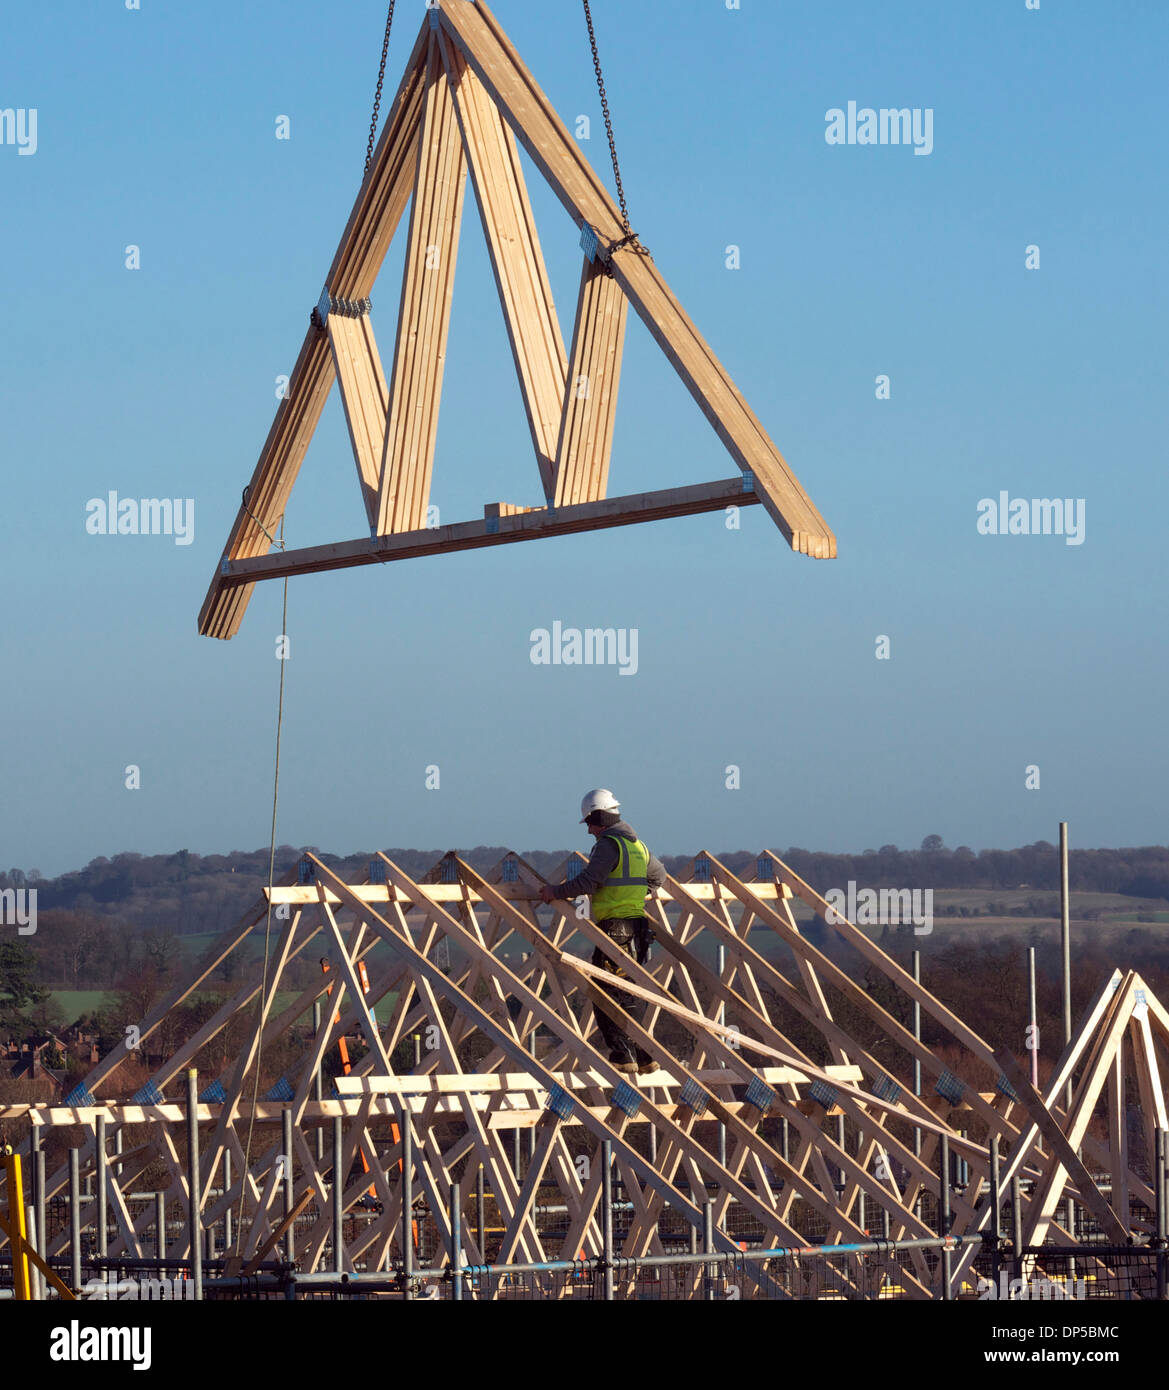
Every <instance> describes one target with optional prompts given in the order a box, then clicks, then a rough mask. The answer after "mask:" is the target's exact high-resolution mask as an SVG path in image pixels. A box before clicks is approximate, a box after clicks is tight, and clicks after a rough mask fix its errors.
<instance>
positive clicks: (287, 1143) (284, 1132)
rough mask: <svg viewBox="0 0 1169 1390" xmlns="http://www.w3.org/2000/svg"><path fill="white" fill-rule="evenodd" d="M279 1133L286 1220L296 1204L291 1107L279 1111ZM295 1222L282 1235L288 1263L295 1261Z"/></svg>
mask: <svg viewBox="0 0 1169 1390" xmlns="http://www.w3.org/2000/svg"><path fill="white" fill-rule="evenodd" d="M280 1133H281V1145H280V1147H281V1148H282V1149H283V1150H284V1154H283V1157H284V1162H283V1164H282V1165H281V1166H282V1167H283V1169H284V1172H283V1174H282V1176H283V1178H284V1219H285V1220H286V1221H287V1220H288V1216H289V1213H290V1212H291V1211H292V1209H293V1207H294V1206H295V1205H296V1185H295V1183H294V1182H293V1179H292V1109H291V1107H290V1106H287V1105H286V1106H285V1107H284V1109H283V1110H282V1111H281V1113H280ZM295 1226H296V1222H295V1221H293V1222H291V1223H290V1224H289V1227H288V1230H287V1231H286V1232H285V1235H284V1246H285V1251H286V1253H287V1257H288V1263H289V1264H295V1263H296V1232H295Z"/></svg>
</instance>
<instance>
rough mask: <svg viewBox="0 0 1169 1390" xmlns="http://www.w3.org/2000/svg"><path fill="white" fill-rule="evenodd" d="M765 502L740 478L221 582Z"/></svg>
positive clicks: (272, 560) (227, 574) (445, 531)
mask: <svg viewBox="0 0 1169 1390" xmlns="http://www.w3.org/2000/svg"><path fill="white" fill-rule="evenodd" d="M759 500H760V499H759V497H758V496H757V495H756V494H755V493H752V492H744V491H743V484H742V482H741V480H740V479H738V478H735V479H730V480H722V481H720V482H717V483H696V484H695V485H694V486H693V487H685V488H665V489H663V490H662V491H660V492H642V493H636V494H632V495H630V496H627V497H609V498H606V499H605V500H604V501H602V502H585V503H581V504H580V505H578V506H573V507H564V508H562V509H557V510H554V511H550V510H549V509H548V508H546V507H540V508H537V509H535V510H533V511H530V512H523V513H520V514H518V515H516V516H505V517H500V518H499V519H498V521H497V522H496V523H495V524H496V526H497V527H498V529H490V528H491V525H492V523H491V522H488V521H486V520H484V521H462V522H458V523H456V524H454V525H451V526H438V527H435V528H434V529H433V530H416V531H407V532H404V533H402V534H400V535H392V536H374V537H370V538H368V539H362V540H354V541H335V542H334V543H333V544H331V545H315V546H307V547H306V548H305V549H303V550H283V551H280V552H279V553H276V554H271V555H258V556H256V557H255V558H254V559H242V560H233V561H229V562H226V563H225V565H224V573H223V574H222V575H221V577H220V583H221V584H222V585H224V586H231V585H238V584H248V585H250V584H253V583H255V581H256V580H258V579H274V578H277V577H280V576H282V575H286V574H317V573H320V572H321V571H322V570H336V569H348V568H349V567H350V566H352V565H384V564H388V563H389V562H390V561H392V560H413V559H417V558H418V557H419V556H422V555H443V554H446V553H447V552H448V551H453V550H478V549H481V548H483V547H486V546H494V545H508V544H510V543H512V542H513V541H529V540H541V539H546V538H547V537H549V536H568V535H572V534H573V533H575V532H577V531H600V530H604V529H606V528H608V527H612V526H634V525H637V524H638V523H640V522H645V521H666V520H669V519H672V518H674V517H680V516H695V515H697V514H699V513H701V512H718V511H723V510H724V509H725V508H727V507H729V506H737V507H746V506H752V505H753V504H755V503H757V502H758V501H759Z"/></svg>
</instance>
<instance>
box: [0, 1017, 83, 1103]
mask: <svg viewBox="0 0 1169 1390" xmlns="http://www.w3.org/2000/svg"><path fill="white" fill-rule="evenodd" d="M5 1050H6V1054H7V1055H6V1057H5V1064H6V1069H7V1072H8V1075H9V1076H10V1077H11V1078H12V1079H13V1080H14V1081H33V1082H35V1083H36V1084H37V1086H39V1087H40V1088H41V1089H42V1090H44V1091H46V1092H48V1098H49V1099H51V1100H60V1099H61V1096H62V1095H63V1093H64V1088H65V1067H64V1066H60V1067H51V1066H48V1065H47V1064H46V1063H47V1060H48V1059H50V1058H52V1059H56V1058H58V1057H59V1058H61V1059H62V1060H64V1059H65V1058H67V1057H68V1055H69V1048H68V1045H67V1044H66V1043H64V1042H63V1041H62V1040H61V1039H60V1038H59V1037H57V1035H56V1034H55V1033H34V1034H33V1035H32V1036H30V1037H27V1038H25V1039H24V1040H23V1041H21V1042H12V1041H10V1042H8V1043H7V1045H6V1049H5Z"/></svg>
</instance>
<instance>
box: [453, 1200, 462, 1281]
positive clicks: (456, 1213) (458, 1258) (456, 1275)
mask: <svg viewBox="0 0 1169 1390" xmlns="http://www.w3.org/2000/svg"><path fill="white" fill-rule="evenodd" d="M461 1202H462V1198H461V1197H460V1195H459V1185H458V1183H457V1182H453V1183H451V1298H452V1299H453V1300H454V1301H455V1302H456V1303H462V1301H463V1276H462V1274H461V1273H460V1269H461V1267H462V1263H463V1213H462V1207H461Z"/></svg>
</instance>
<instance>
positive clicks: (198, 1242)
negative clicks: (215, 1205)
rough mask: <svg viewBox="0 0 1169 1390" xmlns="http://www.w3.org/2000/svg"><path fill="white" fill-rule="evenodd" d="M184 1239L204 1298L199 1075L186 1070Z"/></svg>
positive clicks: (197, 1289) (198, 1290)
mask: <svg viewBox="0 0 1169 1390" xmlns="http://www.w3.org/2000/svg"><path fill="white" fill-rule="evenodd" d="M187 1182H188V1195H187V1236H188V1239H189V1241H190V1245H191V1277H192V1278H193V1279H194V1281H195V1299H196V1302H201V1301H202V1298H203V1240H202V1235H203V1231H202V1226H203V1211H202V1197H201V1194H200V1190H199V1073H198V1072H197V1071H196V1070H195V1068H194V1067H189V1068H188V1069H187Z"/></svg>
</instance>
